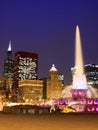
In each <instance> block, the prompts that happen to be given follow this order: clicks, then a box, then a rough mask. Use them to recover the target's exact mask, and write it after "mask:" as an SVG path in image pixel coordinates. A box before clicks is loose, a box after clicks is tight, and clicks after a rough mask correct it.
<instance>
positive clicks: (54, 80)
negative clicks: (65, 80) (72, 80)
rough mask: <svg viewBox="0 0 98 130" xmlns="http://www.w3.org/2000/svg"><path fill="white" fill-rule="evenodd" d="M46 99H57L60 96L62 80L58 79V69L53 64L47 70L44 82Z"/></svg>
mask: <svg viewBox="0 0 98 130" xmlns="http://www.w3.org/2000/svg"><path fill="white" fill-rule="evenodd" d="M46 97H47V99H58V98H61V97H62V82H61V80H60V79H59V75H58V71H57V69H56V68H55V66H54V65H52V67H51V69H50V70H49V77H48V78H47V82H46Z"/></svg>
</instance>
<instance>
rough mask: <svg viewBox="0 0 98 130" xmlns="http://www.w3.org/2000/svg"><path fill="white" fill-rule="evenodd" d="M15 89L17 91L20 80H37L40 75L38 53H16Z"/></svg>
mask: <svg viewBox="0 0 98 130" xmlns="http://www.w3.org/2000/svg"><path fill="white" fill-rule="evenodd" d="M14 60H15V66H14V90H15V91H17V88H18V81H21V80H26V79H28V80H36V79H37V77H38V54H36V53H30V52H24V51H19V52H17V53H15V59H14Z"/></svg>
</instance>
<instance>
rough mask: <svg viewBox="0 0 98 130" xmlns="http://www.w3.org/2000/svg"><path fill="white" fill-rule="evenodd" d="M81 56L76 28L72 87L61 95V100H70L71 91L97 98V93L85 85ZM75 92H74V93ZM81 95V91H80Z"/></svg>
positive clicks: (78, 34)
mask: <svg viewBox="0 0 98 130" xmlns="http://www.w3.org/2000/svg"><path fill="white" fill-rule="evenodd" d="M83 66H84V65H83V56H82V47H81V38H80V31H79V27H78V26H76V40H75V73H74V74H73V82H72V85H70V86H67V87H66V88H65V89H64V90H63V92H62V94H63V98H68V97H69V98H72V93H74V92H72V91H71V90H77V91H78V90H84V91H85V93H86V94H87V95H86V96H87V97H88V98H96V97H98V92H97V90H96V89H95V88H93V87H92V86H88V85H87V81H86V76H85V74H84V69H83V68H84V67H83ZM75 92H76V91H75ZM80 93H81V91H80Z"/></svg>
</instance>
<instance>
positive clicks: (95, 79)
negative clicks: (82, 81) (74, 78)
mask: <svg viewBox="0 0 98 130" xmlns="http://www.w3.org/2000/svg"><path fill="white" fill-rule="evenodd" d="M84 69H85V74H86V78H87V82H88V84H89V85H93V86H94V87H96V88H98V65H95V64H87V65H85V67H84Z"/></svg>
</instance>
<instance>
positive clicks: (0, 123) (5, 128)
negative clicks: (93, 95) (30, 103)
mask: <svg viewBox="0 0 98 130" xmlns="http://www.w3.org/2000/svg"><path fill="white" fill-rule="evenodd" d="M0 130H98V114H95V113H94V114H57V115H56V114H53V115H14V114H0Z"/></svg>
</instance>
